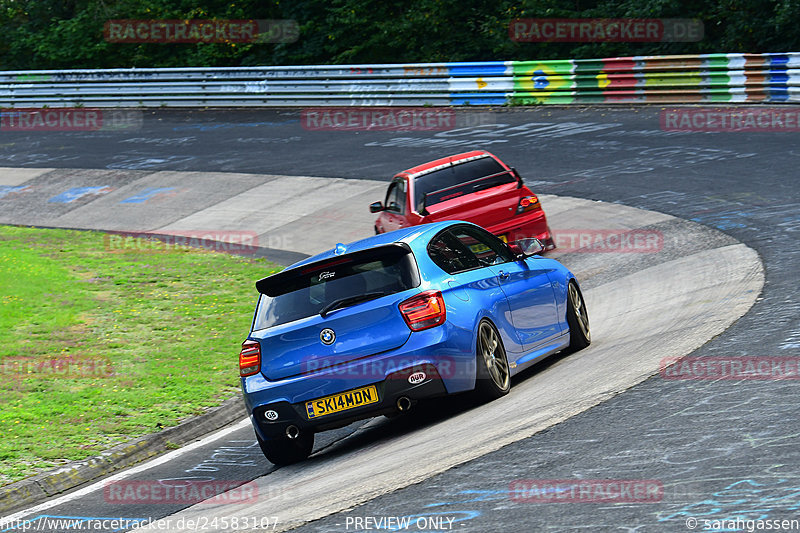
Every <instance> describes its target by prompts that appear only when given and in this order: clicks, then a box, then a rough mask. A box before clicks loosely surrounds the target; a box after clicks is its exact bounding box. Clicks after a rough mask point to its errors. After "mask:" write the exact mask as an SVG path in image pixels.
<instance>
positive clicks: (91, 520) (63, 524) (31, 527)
mask: <svg viewBox="0 0 800 533" xmlns="http://www.w3.org/2000/svg"><path fill="white" fill-rule="evenodd" d="M151 520H152V519H151V518H120V517H107V516H58V515H48V514H42V515H39V516H35V517H33V518H29V519H26V520H21V519H20V520H15V521H12V522H4V523H3V525H8V524H11V527H7V528H5V529H0V533H1V532H5V531H37V530H65V531H69V530H81V529H93V528H94V526H98V525H104V524H108V525H109V527H103V528H102V529H104V530H108V531H127V530H129V529H131V528H132V527H135V526H133V524H137V525H140V526H141V525H144V524H147V523H148V522H150V521H151ZM114 521H116V524H117V525H120V526H123V527H118V528H117V529H111V526H112V525H113V522H114ZM82 525H84V527H81V526H82ZM86 525H88V526H90V527H88V528H86V527H85V526H86ZM94 529H97V528H94Z"/></svg>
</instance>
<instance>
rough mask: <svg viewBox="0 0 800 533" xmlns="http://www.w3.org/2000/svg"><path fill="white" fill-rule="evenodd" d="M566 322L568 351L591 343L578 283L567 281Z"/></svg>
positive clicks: (581, 348)
mask: <svg viewBox="0 0 800 533" xmlns="http://www.w3.org/2000/svg"><path fill="white" fill-rule="evenodd" d="M567 324H569V351H570V352H577V351H578V350H583V349H584V348H586V347H587V346H589V345H590V344H591V343H592V334H591V332H590V331H589V313H588V312H587V311H586V302H584V301H583V295H582V294H581V291H580V289H578V284H577V283H575V282H574V281H570V282H569V287H568V288H567Z"/></svg>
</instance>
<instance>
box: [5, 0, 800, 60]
mask: <svg viewBox="0 0 800 533" xmlns="http://www.w3.org/2000/svg"><path fill="white" fill-rule="evenodd" d="M528 18H535V19H553V18H560V19H576V18H580V19H585V18H636V19H663V18H669V19H699V20H701V21H702V22H703V28H704V35H703V38H702V39H700V40H698V41H696V42H583V43H575V42H518V41H515V40H513V39H512V38H511V37H510V36H509V23H510V22H511V21H512V20H515V19H528ZM253 19H256V20H288V21H294V23H296V27H295V30H296V31H297V35H296V36H295V40H293V41H291V42H289V41H288V40H286V39H284V42H269V41H270V40H269V39H267V41H268V42H252V41H249V42H245V41H242V40H236V39H229V40H223V42H182V43H174V42H171V43H170V42H163V39H162V42H115V41H114V39H109V37H108V21H113V20H171V21H176V20H240V21H241V20H253ZM798 21H800V2H797V1H795V0H781V1H772V0H518V1H511V0H416V1H408V0H399V1H391V2H387V1H384V0H267V1H263V0H227V1H218V0H200V1H195V0H0V31H2V35H3V38H2V42H0V69H2V70H28V69H64V68H115V67H119V68H129V67H171V66H247V65H311V64H346V63H410V62H440V61H488V60H511V59H514V60H534V59H536V60H538V59H569V58H600V57H615V56H628V55H662V54H696V53H711V52H754V53H755V52H786V51H793V50H800V31H798ZM104 29H105V30H106V31H105V33H104ZM117 29H118V28H117ZM159 31H160V30H159ZM167 31H169V30H167ZM183 31H185V32H186V31H188V32H191V31H195V30H192V29H191V28H190V29H189V30H186V29H185V28H184V29H183ZM120 35H121V34H120ZM225 35H226V34H225ZM236 35H238V33H237V34H236ZM129 40H130V39H129ZM117 41H119V39H117Z"/></svg>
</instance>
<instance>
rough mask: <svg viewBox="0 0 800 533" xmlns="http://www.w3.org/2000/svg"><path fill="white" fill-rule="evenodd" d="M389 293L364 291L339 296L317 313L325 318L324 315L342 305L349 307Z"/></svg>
mask: <svg viewBox="0 0 800 533" xmlns="http://www.w3.org/2000/svg"><path fill="white" fill-rule="evenodd" d="M387 294H389V293H388V292H366V293H364V294H357V295H356V296H348V297H347V298H339V299H338V300H334V301H332V302H331V303H329V304H328V305H326V306H325V307H323V308H322V310H321V311H320V312H319V315H320V316H321V317H322V318H325V315H327V314H328V313H330V312H331V311H333V310H335V309H340V308H342V307H349V306H351V305H353V304H357V303H358V302H365V301H367V300H374V299H375V298H380V297H381V296H386V295H387Z"/></svg>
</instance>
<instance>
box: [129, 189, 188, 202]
mask: <svg viewBox="0 0 800 533" xmlns="http://www.w3.org/2000/svg"><path fill="white" fill-rule="evenodd" d="M174 190H175V187H148V188H146V189H145V190H143V191H142V192H140V193H139V194H135V195H133V196H131V197H130V198H125V199H124V200H122V201H121V202H120V203H121V204H142V203H144V202H146V201H147V200H149V199H151V198H152V197H154V196H156V195H159V194H162V193H165V192H169V191H174Z"/></svg>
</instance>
